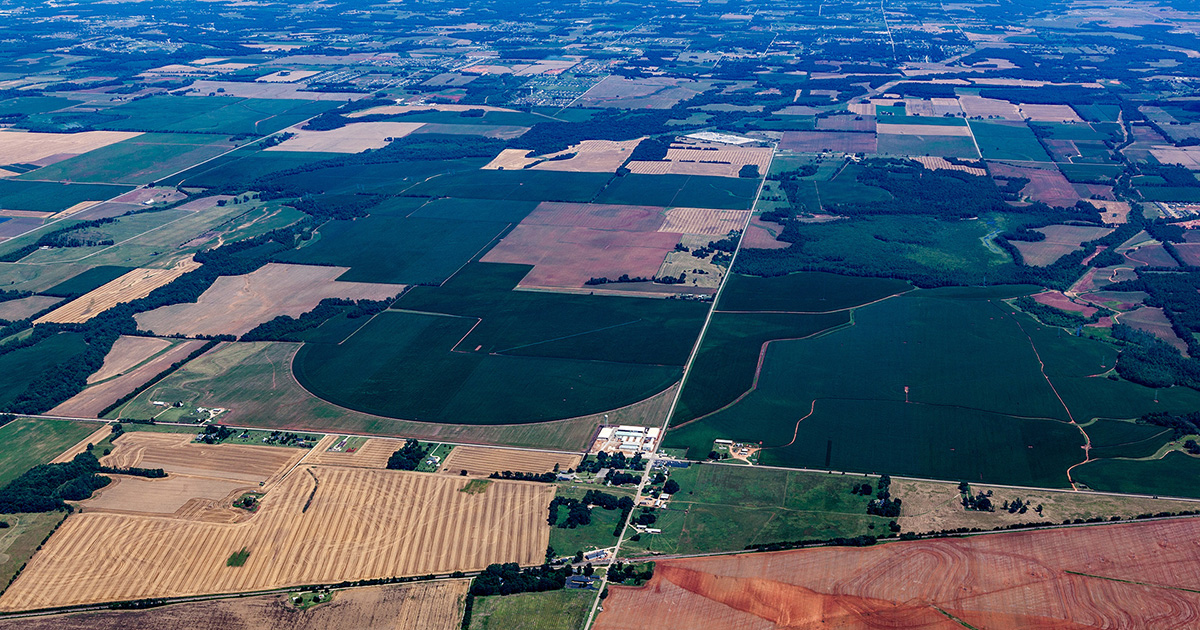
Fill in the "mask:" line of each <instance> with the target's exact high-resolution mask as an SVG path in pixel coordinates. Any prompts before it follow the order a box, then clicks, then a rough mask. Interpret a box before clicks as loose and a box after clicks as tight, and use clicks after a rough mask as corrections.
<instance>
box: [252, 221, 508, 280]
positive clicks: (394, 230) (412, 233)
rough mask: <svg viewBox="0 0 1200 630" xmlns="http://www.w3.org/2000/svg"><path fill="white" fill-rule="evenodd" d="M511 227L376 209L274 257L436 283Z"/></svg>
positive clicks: (352, 276) (362, 275)
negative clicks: (377, 211) (389, 213)
mask: <svg viewBox="0 0 1200 630" xmlns="http://www.w3.org/2000/svg"><path fill="white" fill-rule="evenodd" d="M507 227H508V224H506V223H496V222H490V221H453V220H447V219H426V218H421V217H412V218H402V217H394V216H385V215H382V214H376V215H372V216H368V217H364V218H361V219H356V220H354V221H331V222H329V223H326V224H325V225H323V226H321V228H320V230H319V231H318V235H319V238H318V239H316V240H314V242H312V243H310V244H308V245H305V246H304V247H302V248H300V249H297V250H292V251H288V252H284V253H282V254H280V255H278V256H276V257H275V260H276V261H278V262H289V263H299V264H308V265H335V266H339V267H349V268H350V270H349V271H347V272H346V273H345V274H342V275H341V276H339V277H338V280H341V281H343V282H374V283H393V284H436V283H440V282H443V281H444V280H446V278H448V277H450V276H451V275H452V274H454V272H456V271H457V270H458V269H459V268H460V267H462V266H463V265H464V264H466V263H467V261H469V260H471V258H472V257H474V256H475V255H477V254H478V253H480V252H481V251H482V250H483V249H485V248H486V247H487V246H488V244H489V243H491V242H492V241H493V240H494V239H495V238H496V237H497V236H499V235H500V233H501V232H502V231H503V230H504V229H505V228H507ZM398 289H399V287H397V290H398Z"/></svg>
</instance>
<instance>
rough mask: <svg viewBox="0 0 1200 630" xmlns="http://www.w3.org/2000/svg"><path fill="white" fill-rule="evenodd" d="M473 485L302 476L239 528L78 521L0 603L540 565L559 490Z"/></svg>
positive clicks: (344, 471)
mask: <svg viewBox="0 0 1200 630" xmlns="http://www.w3.org/2000/svg"><path fill="white" fill-rule="evenodd" d="M466 484H467V480H466V479H461V478H457V477H442V476H438V475H429V474H421V473H408V472H402V471H386V470H367V469H357V468H325V467H305V468H301V469H297V470H295V471H293V473H292V474H290V475H289V476H288V477H287V478H286V479H285V480H284V481H283V482H281V483H280V484H279V485H277V486H275V487H274V488H273V489H271V490H270V491H269V492H268V494H267V495H266V497H264V498H263V499H262V501H261V507H260V508H259V510H258V513H257V514H256V515H255V518H253V519H250V520H248V521H244V522H241V523H236V524H214V523H202V522H191V521H186V520H180V519H174V518H163V517H151V516H130V515H123V514H102V513H96V512H85V513H83V514H77V515H75V516H73V517H71V518H70V519H68V521H67V522H66V523H64V524H63V526H62V527H61V528H60V529H59V531H58V532H57V533H56V534H55V536H53V537H52V538H51V540H50V542H49V543H47V546H46V547H45V548H44V549H43V553H40V554H38V555H37V556H35V557H34V559H33V560H32V561H31V562H30V563H29V565H28V566H27V567H26V568H25V571H24V572H22V574H21V577H20V578H18V580H17V581H16V582H15V583H14V584H13V585H12V586H10V587H9V589H8V590H7V591H5V593H4V595H3V596H0V610H21V609H29V608H42V607H47V606H61V605H71V604H84V603H92V602H103V601H114V600H126V599H137V598H143V597H171V596H182V595H192V594H201V593H211V592H236V591H247V590H255V589H263V588H276V587H283V586H289V585H296V584H314V583H332V582H339V581H342V580H360V579H371V578H382V577H391V576H398V575H424V574H428V573H445V572H449V571H454V570H463V571H469V570H476V569H482V568H484V567H485V566H487V565H488V564H491V563H497V562H518V563H520V564H522V565H529V564H537V563H539V562H541V561H542V559H543V557H544V555H543V554H544V552H545V549H546V543H547V540H548V537H549V531H548V527H547V525H546V506H547V505H548V504H549V502H550V499H551V495H552V494H553V488H552V487H550V486H547V485H544V484H534V483H522V482H503V481H495V482H492V483H491V484H489V485H488V488H487V490H486V491H485V492H483V493H480V494H468V493H464V492H459V490H460V489H461V488H462V487H463V486H465V485H466ZM381 497H383V498H382V499H381ZM97 535H99V536H100V538H101V539H103V540H104V541H105V542H104V543H103V544H102V545H100V546H96V545H95V544H94V543H95V541H96V540H97V538H96V536H97ZM241 549H245V550H247V551H248V552H249V557H248V558H247V560H246V562H245V564H244V565H243V566H238V567H230V566H226V559H227V558H229V556H230V554H233V553H234V552H237V551H238V550H241ZM101 558H103V561H99V562H98V560H100V559H101ZM52 583H53V584H61V585H62V587H61V588H50V587H49V585H50V584H52Z"/></svg>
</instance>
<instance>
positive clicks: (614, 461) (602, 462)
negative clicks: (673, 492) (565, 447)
mask: <svg viewBox="0 0 1200 630" xmlns="http://www.w3.org/2000/svg"><path fill="white" fill-rule="evenodd" d="M590 457H591V456H590V455H589V456H586V457H584V458H583V461H581V462H579V466H578V467H576V470H581V471H584V472H592V473H595V472H600V469H601V468H612V469H614V470H646V460H644V459H642V454H641V453H635V454H634V455H633V457H626V456H625V453H620V452H618V453H617V454H616V455H609V454H608V453H605V452H603V451H601V452H599V453H596V458H595V459H590Z"/></svg>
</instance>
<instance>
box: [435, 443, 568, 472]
mask: <svg viewBox="0 0 1200 630" xmlns="http://www.w3.org/2000/svg"><path fill="white" fill-rule="evenodd" d="M579 459H580V456H579V455H575V454H569V453H547V452H543V451H516V450H511V449H501V448H480V447H476V446H459V447H456V448H455V449H454V450H453V451H451V452H450V456H449V457H447V458H446V459H445V461H443V462H442V465H441V471H442V472H448V473H451V474H457V473H458V472H461V471H464V470H465V471H466V472H467V474H468V475H482V476H487V475H490V474H492V473H496V472H502V471H505V470H511V471H513V472H525V473H534V474H542V473H547V472H550V471H552V470H562V471H563V472H566V471H567V470H569V469H571V468H574V467H576V466H578V465H579Z"/></svg>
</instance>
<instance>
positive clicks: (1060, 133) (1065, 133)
mask: <svg viewBox="0 0 1200 630" xmlns="http://www.w3.org/2000/svg"><path fill="white" fill-rule="evenodd" d="M1030 126H1032V127H1034V128H1037V129H1042V130H1045V131H1046V132H1047V133H1048V134H1049V135H1050V137H1051V138H1053V139H1055V140H1104V139H1105V138H1108V134H1105V133H1101V132H1099V131H1096V130H1095V129H1093V128H1092V126H1091V125H1088V124H1081V123H1052V122H1037V123H1030Z"/></svg>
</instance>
